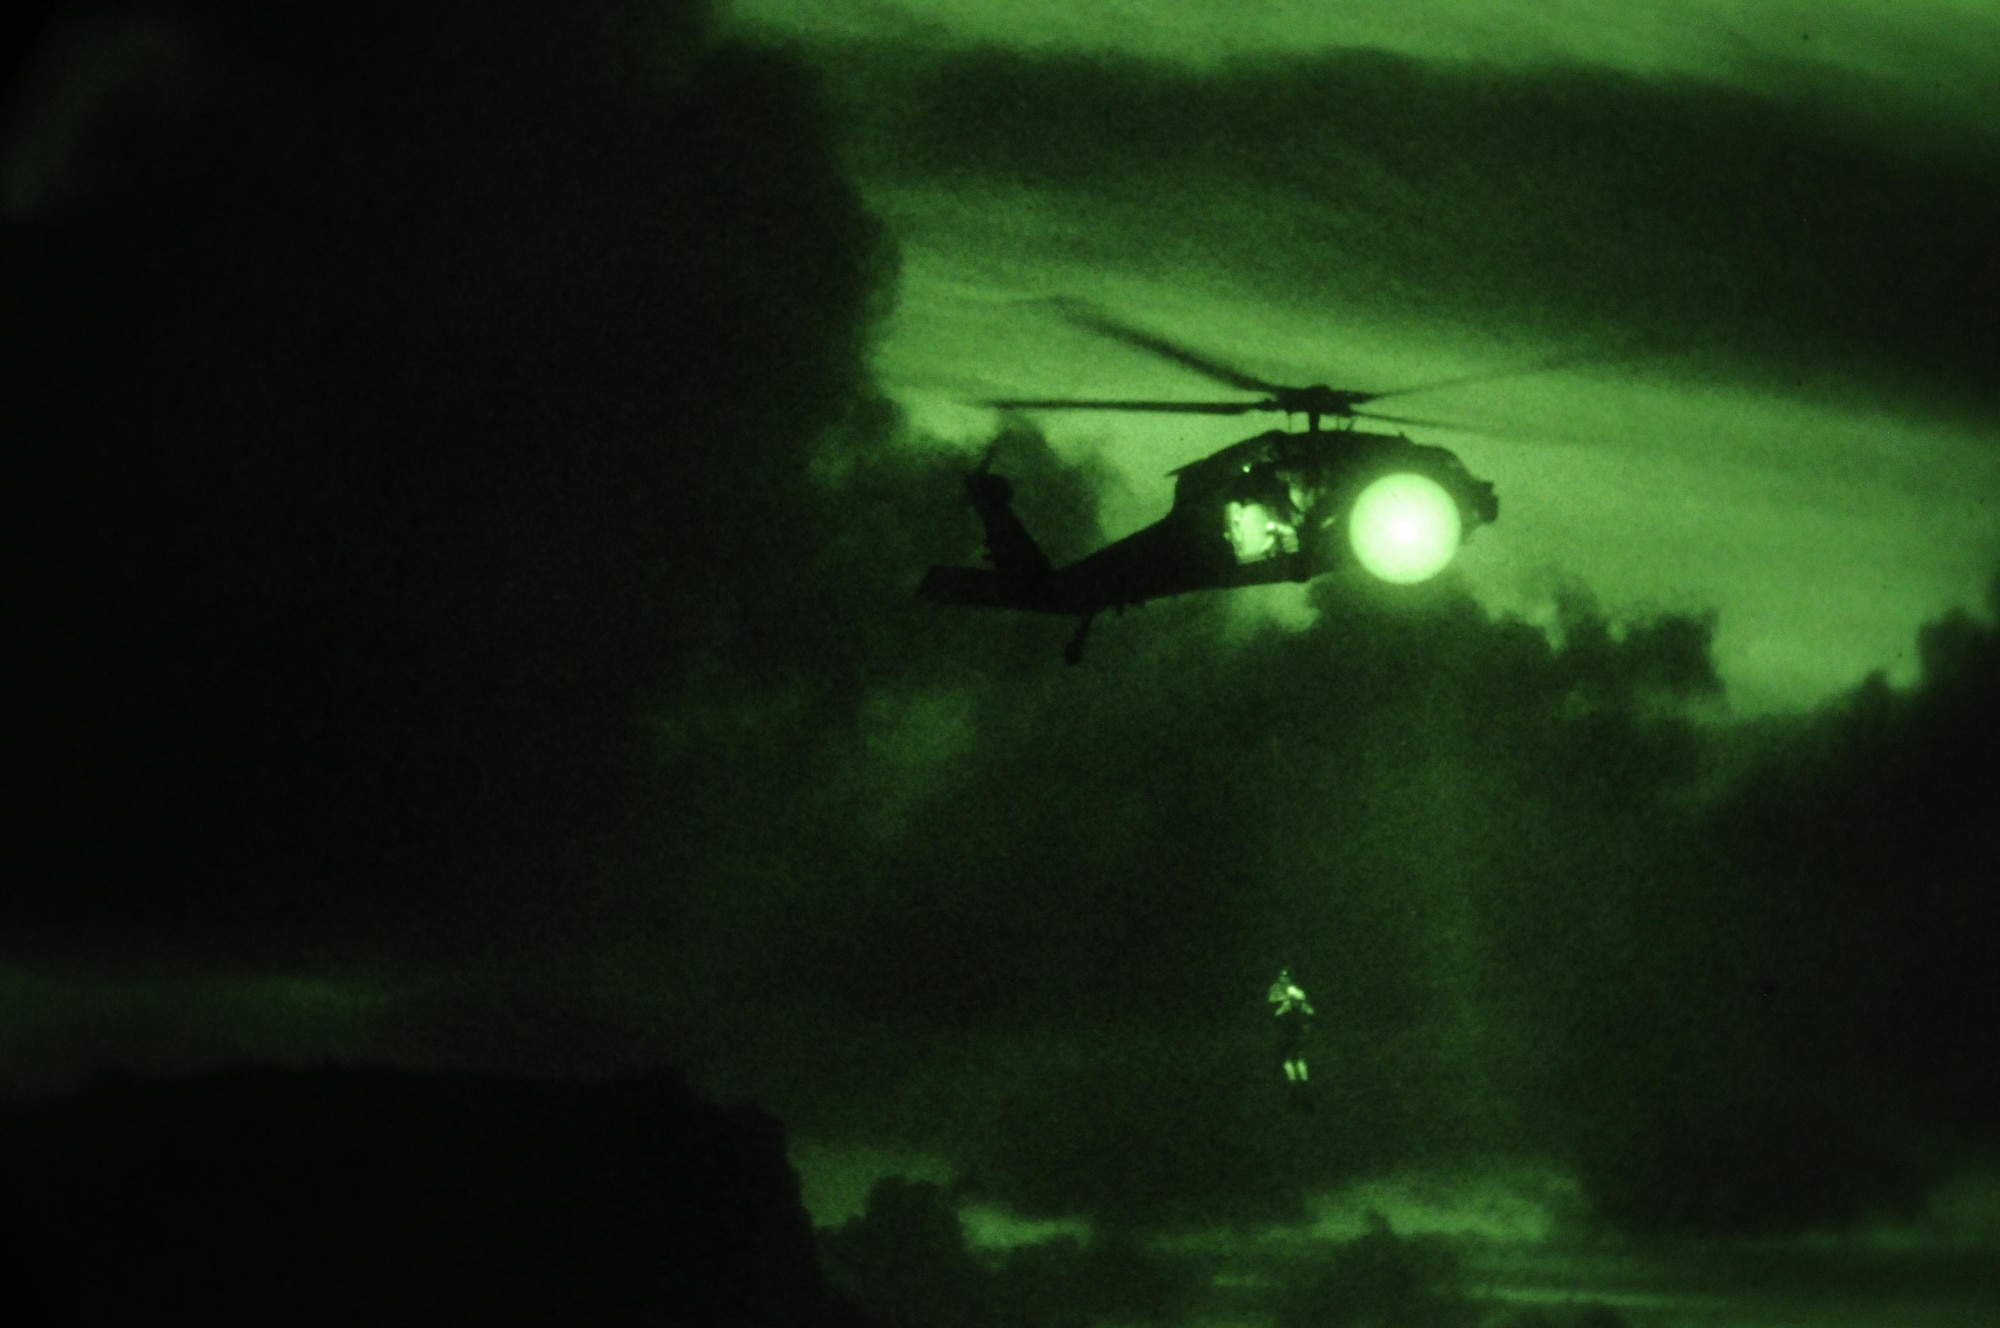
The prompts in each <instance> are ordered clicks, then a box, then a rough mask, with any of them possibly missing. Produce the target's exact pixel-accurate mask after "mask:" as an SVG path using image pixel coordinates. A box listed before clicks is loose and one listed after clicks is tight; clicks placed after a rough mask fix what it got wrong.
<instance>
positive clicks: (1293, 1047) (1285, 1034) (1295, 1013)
mask: <svg viewBox="0 0 2000 1328" xmlns="http://www.w3.org/2000/svg"><path fill="white" fill-rule="evenodd" d="M1271 1007H1272V1009H1271V1013H1272V1015H1273V1017H1275V1018H1276V1019H1277V1021H1278V1064H1279V1065H1280V1066H1281V1067H1283V1069H1284V1071H1285V1079H1286V1080H1287V1081H1288V1082H1290V1083H1295V1084H1302V1083H1304V1082H1305V1081H1306V1053H1305V1040H1306V1021H1307V1020H1308V1019H1310V1018H1312V1013H1313V1008H1312V1002H1311V1001H1309V1000H1307V999H1306V993H1305V990H1304V989H1303V988H1301V987H1300V986H1299V984H1298V983H1296V982H1294V981H1292V970H1291V969H1289V968H1281V969H1279V970H1278V980H1277V981H1276V982H1273V983H1272V984H1271Z"/></svg>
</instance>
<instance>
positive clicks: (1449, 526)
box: [1347, 474, 1459, 585]
mask: <svg viewBox="0 0 2000 1328" xmlns="http://www.w3.org/2000/svg"><path fill="white" fill-rule="evenodd" d="M1347 532H1348V538H1349V539H1350V540H1352V541H1353V544H1354V556H1355V557H1356V558H1359V559H1360V560H1361V565H1362V566H1363V567H1365V568H1367V569H1368V570H1369V571H1370V572H1372V573H1374V574H1375V575H1376V576H1379V577H1381V578H1382V579H1383V580H1384V581H1394V582H1396V583H1397V584H1398V585H1410V584H1412V583H1414V582H1418V581H1424V580H1428V579H1429V578H1430V577H1433V576H1436V575H1437V574H1438V573H1439V572H1440V571H1442V570H1443V569H1444V565H1445V564H1446V563H1448V562H1450V561H1451V556H1452V555H1453V554H1454V553H1457V552H1458V537H1459V520H1458V504H1457V503H1455V502H1453V501H1452V500H1451V495H1450V494H1448V493H1446V492H1445V491H1444V489H1443V487H1442V486H1440V485H1439V484H1438V483H1437V481H1435V480H1432V479H1427V478H1426V477H1424V476H1422V475H1411V474H1399V475H1384V476H1383V477H1382V478H1381V479H1379V480H1376V481H1375V482H1374V483H1373V484H1370V485H1369V486H1368V487H1367V488H1365V489H1363V490H1362V491H1361V496H1360V497H1359V498H1357V499H1355V502H1354V513H1353V515H1352V516H1350V517H1349V518H1348V522H1347Z"/></svg>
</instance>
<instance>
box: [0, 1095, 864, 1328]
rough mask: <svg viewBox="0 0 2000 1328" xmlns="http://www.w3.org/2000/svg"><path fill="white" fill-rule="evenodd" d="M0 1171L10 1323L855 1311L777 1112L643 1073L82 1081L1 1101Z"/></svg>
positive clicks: (817, 1316)
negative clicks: (44, 1096) (840, 1285)
mask: <svg viewBox="0 0 2000 1328" xmlns="http://www.w3.org/2000/svg"><path fill="white" fill-rule="evenodd" d="M0 1176H4V1183H5V1187H6V1188H5V1191H4V1198H0V1202H4V1205H5V1211H4V1228H0V1236H3V1237H4V1241H5V1246H4V1252H0V1259H4V1260H5V1263H6V1264H7V1265H11V1268H9V1267H6V1266H5V1265H0V1272H11V1273H12V1274H13V1279H14V1280H18V1282H19V1285H18V1286H17V1287H8V1288H4V1289H0V1308H7V1309H18V1312H19V1313H21V1314H24V1315H37V1314H39V1315H40V1316H42V1317H41V1318H39V1319H35V1318H30V1319H29V1321H30V1322H46V1323H48V1324H50V1325H68V1324H99V1323H102V1324H112V1323H116V1324H121V1325H123V1324H133V1323H149V1322H161V1321H163V1320H167V1319H169V1318H174V1317H178V1318H180V1319H182V1320H184V1321H186V1322H194V1323H203V1324H236V1323H243V1324H250V1323H256V1324H261V1325H274V1324H316V1323H325V1324H335V1323H338V1324H354V1323H378V1324H379V1323H418V1322H422V1323H452V1322H464V1323H480V1324H512V1323H535V1324H552V1323H563V1324H622V1323H636V1322H640V1321H642V1320H643V1321H645V1322H648V1323H653V1324H659V1323H673V1324H685V1325H694V1324H730V1325H742V1324H772V1325H776V1324H785V1325H804V1326H807V1328H810V1326H812V1325H829V1326H832V1325H838V1328H864V1325H865V1321H864V1320H863V1319H862V1318H861V1316H860V1315H859V1313H858V1312H857V1311H855V1310H854V1309H852V1308H851V1307H850V1306H849V1305H848V1304H847V1303H846V1302H844V1301H843V1300H841V1299H840V1298H839V1297H838V1296H837V1295H835V1294H834V1293H833V1292H831V1291H830V1290H829V1289H828V1288H827V1286H826V1284H825V1282H824V1281H823V1279H822V1278H821V1275H820V1271H819V1267H818V1265H817V1263H816V1262H815V1258H814V1251H813V1238H812V1228H811V1223H810V1220H809V1219H808V1218H807V1216H806V1212H805V1209H804V1207H803V1206H802V1204H801V1203H800V1199H799V1189H798V1181H797V1178H796V1177H795V1176H794V1175H793V1173H792V1172H791V1169H790V1167H789V1165H788V1163H787V1161H786V1157H785V1145H784V1138H783V1134H782V1131H781V1129H780V1127H779V1126H778V1124H777V1122H776V1121H775V1120H773V1119H772V1118H771V1117H769V1116H767V1115H765V1114H763V1113H762V1112H760V1111H757V1110H755V1109H753V1108H748V1107H741V1106H732V1107H726V1108H725V1107H718V1106H716V1105H714V1104H711V1103H708V1102H705V1101H703V1100H702V1099H700V1098H698V1097H697V1096H695V1095H694V1094H693V1093H692V1092H690V1091H689V1089H688V1088H687V1087H686V1085H685V1084H684V1083H682V1082H681V1081H680V1080H679V1079H678V1078H675V1077H672V1076H669V1075H666V1074H654V1075H648V1076H644V1077H636V1078H625V1079H618V1080H606V1081H583V1080H549V1079H534V1078H527V1077H521V1076H509V1075H499V1074H486V1073H470V1072H452V1071H416V1070H402V1069H390V1068H341V1067H328V1068H321V1069H313V1070H288V1069H278V1068H271V1067H263V1066H245V1067H234V1068H228V1069H221V1070H214V1071H209V1072H206V1073H203V1074H199V1075H196V1076H193V1077H190V1078H185V1079H176V1080H142V1079H136V1078H133V1077H130V1076H123V1075H121V1076H107V1077H103V1078H100V1079H98V1080H96V1081H94V1082H93V1083H91V1084H90V1085H88V1086H87V1087H85V1088H83V1089H81V1090H80V1091H78V1092H76V1093H75V1094H72V1095H71V1096H69V1097H66V1098H62V1099H59V1100H55V1101H51V1102H44V1103H36V1104H28V1105H18V1106H15V1107H14V1108H12V1109H10V1110H9V1111H8V1112H7V1113H6V1116H5V1119H4V1130H3V1131H0ZM8 1295H12V1296H13V1297H14V1303H12V1304H10V1303H9V1302H8V1300H7V1296H8Z"/></svg>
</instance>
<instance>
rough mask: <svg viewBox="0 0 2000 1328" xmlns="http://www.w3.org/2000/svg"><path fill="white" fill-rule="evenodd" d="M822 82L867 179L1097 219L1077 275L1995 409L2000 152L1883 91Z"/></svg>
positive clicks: (1300, 60)
mask: <svg viewBox="0 0 2000 1328" xmlns="http://www.w3.org/2000/svg"><path fill="white" fill-rule="evenodd" d="M826 59H827V63H828V66H829V67H830V68H832V69H834V70H836V71H839V72H840V74H841V75H842V77H843V80H844V82H845V83H846V85H847V86H848V89H849V90H848V92H847V94H846V96H845V97H844V104H845V105H846V107H847V110H846V119H847V121H848V122H849V124H850V126H851V130H850V137H851V141H852V143H853V154H854V157H855V160H856V162H857V166H858V169H859V170H860V172H861V173H862V175H863V177H864V178H865V179H868V180H869V181H870V182H871V183H874V184H877V185H887V186H893V185H927V186H940V187H943V188H945V189H948V190H962V189H971V188H976V187H980V186H996V187H999V188H1000V189H1002V190H1004V189H1007V188H1012V187H1017V186H1027V187H1029V188H1032V189H1037V190H1043V191H1048V193H1049V194H1050V196H1051V197H1052V198H1053V199H1054V200H1057V204H1056V205H1057V206H1060V205H1061V204H1062V202H1065V201H1066V202H1067V203H1069V204H1071V205H1074V206H1077V207H1080V208H1084V209H1087V211H1088V213H1089V215H1091V216H1092V217H1093V218H1094V222H1093V226H1094V228H1095V229H1094V233H1095V234H1097V235H1099V236H1100V237H1101V242H1100V247H1098V248H1095V249H1093V248H1092V247H1091V246H1092V241H1091V240H1090V239H1089V238H1088V236H1087V235H1085V234H1083V233H1081V232H1079V233H1078V234H1076V235H1071V236H1069V238H1068V239H1067V240H1065V241H1064V243H1074V244H1078V245H1081V246H1082V247H1083V249H1084V250H1086V251H1088V252H1087V253H1080V254H1078V255H1072V257H1078V258H1082V259H1083V260H1084V261H1094V262H1097V263H1100V264H1104V265H1111V266H1129V265H1131V264H1135V263H1136V264H1141V265H1143V264H1147V263H1153V264H1157V265H1158V267H1159V269H1160V270H1161V271H1162V272H1167V271H1173V272H1177V273H1180V274H1182V275H1183V276H1184V275H1185V274H1186V273H1188V272H1194V271H1210V272H1226V273H1227V274H1228V276H1229V278H1230V280H1232V281H1234V282H1237V283H1239V284H1247V285H1249V286H1250V287H1251V288H1253V289H1256V290H1258V291H1259V292H1260V293H1262V294H1263V295H1265V296H1266V297H1268V298H1271V299H1274V300H1295V299H1298V298H1299V297H1300V295H1301V293H1302V292H1307V291H1309V292H1311V294H1312V298H1314V299H1315V300H1317V301H1320V302H1321V303H1334V304H1344V305H1350V306H1352V305H1361V306H1364V307H1369V308H1374V309H1393V310H1396V311H1398V312H1400V313H1403V314H1406V315H1408V316H1410V317H1412V318H1417V319H1433V320H1443V321H1446V322H1463V321H1467V320H1471V321H1475V322H1479V323H1483V324H1486V325H1488V326H1490V327H1497V328H1501V329H1505V330H1509V331H1520V330H1528V331H1531V332H1534V333H1539V334H1541V335H1543V336H1549V335H1555V336H1561V337H1568V336H1575V335H1578V334H1579V333H1583V334H1588V335H1595V336H1597V337H1598V338H1600V339H1601V341H1602V342H1603V343H1604V344H1617V343H1621V342H1626V341H1629V340H1630V339H1631V338H1633V337H1637V338H1639V339H1640V340H1641V341H1642V342H1652V343H1655V344H1659V345H1663V346H1667V347H1672V348H1676V349H1680V350H1685V351H1697V352H1701V353H1702V355H1703V357H1704V358H1706V359H1707V360H1709V361H1710V363H1711V365H1712V366H1713V368H1714V369H1715V370H1716V371H1718V372H1726V373H1745V374H1748V375H1751V376H1756V377H1762V378H1765V379H1768V380H1773V381H1775V382H1777V383H1778V384H1780V385H1785V386H1797V385H1798V384H1799V383H1800V382H1801V380H1802V379H1807V378H1810V380H1811V381H1812V383H1813V386H1814V388H1815V389H1816V390H1822V391H1825V390H1832V391H1835V392H1839V391H1842V390H1844V389H1845V387H1846V386H1847V385H1844V384H1843V383H1842V381H1841V378H1842V376H1843V375H1851V374H1857V373H1860V374H1865V375H1866V376H1867V377H1869V378H1871V379H1876V380H1880V384H1886V385H1887V386H1889V387H1890V388H1892V389H1894V390H1899V391H1900V390H1910V389H1915V390H1919V391H1921V392H1922V393H1924V394H1926V395H1934V394H1942V395H1943V396H1944V397H1946V398H1947V399H1948V400H1955V401H1957V402H1960V403H1971V402H1978V403H1981V404H1982V406H1983V407H1984V408H1985V409H1988V410H1990V408H1991V406H1992V404H1993V403H1992V397H1991V388H1992V381H1993V379H1992V373H1991V369H1992V366H1993V364H1994V363H1995V362H1996V358H2000V343H1996V341H1995V336H1994V331H1993V324H1992V320H1991V319H1990V318H1989V317H1988V313H1987V311H1988V310H1989V309H1990V308H1991V307H1992V305H1993V303H1994V297H1995V295H1996V291H1995V288H1994V285H1993V281H1994V278H1993V269H1992V265H1991V264H1990V263H1988V262H1986V261H1985V254H1984V249H1985V244H1986V239H1985V237H1986V236H1987V235H1989V234H1991V233H1992V232H1993V231H1994V229H1995V227H1996V222H2000V143H1996V142H1995V141H1994V140H1993V139H1992V138H1991V137H1990V136H1988V135H1985V134H1983V133H1982V132H1979V131H1973V130H1968V129H1965V128H1963V127H1954V126H1952V125H1949V124H1941V123H1931V122H1927V121H1926V122H1921V123H1920V122H1917V121H1914V120H1911V119H1908V118H1903V119H1898V118H1897V117H1896V116H1895V115H1894V114H1892V113H1890V112H1888V111H1886V110H1881V109H1880V108H1879V107H1878V105H1877V103H1878V101H1879V97H1878V90H1877V89H1875V88H1873V87H1872V85H1867V84H1865V83H1863V82H1860V81H1857V82H1856V83H1855V84H1854V86H1852V87H1845V86H1841V85H1839V84H1838V82H1837V80H1835V81H1833V82H1829V81H1828V80H1825V79H1821V80H1809V81H1806V82H1804V83H1800V82H1798V81H1796V80H1776V81H1774V82H1773V83H1772V88H1773V90H1772V91H1768V92H1760V91H1756V90H1752V89H1749V88H1745V87H1726V86H1722V85H1715V84H1708V83H1703V82H1699V81H1695V80H1691V79H1685V78H1681V79H1664V78H1662V79H1646V78H1641V77H1637V76H1633V75H1626V74H1618V73H1613V72H1609V71H1603V70H1589V69H1583V68H1556V69H1535V70H1515V69H1506V68H1502V67H1499V66H1484V65H1477V64H1471V65H1465V64H1458V65H1443V64H1430V63H1426V62H1422V61H1417V60H1412V59H1408V58H1404V57H1399V56H1392V55H1387V54H1383V53H1379V52H1367V51H1353V52H1338V53H1331V54H1324V55H1311V56H1299V57H1296V58H1290V59H1277V58H1272V59H1267V60H1260V61H1241V62H1236V63H1232V64H1229V65H1226V66H1223V67H1222V68H1221V69H1220V70H1218V71H1206V70H1196V69H1189V68H1179V67H1172V66H1166V65H1155V64H1149V63H1146V62H1142V61H1138V60H1134V59H1129V58H1118V57H1111V56H1086V55H1074V54H1056V55H1045V54H1037V53H1025V52H1008V51H1000V50H990V49H980V50H969V51H954V52H949V53H931V54H928V55H925V54H922V53H913V52H911V51H908V50H904V49H901V48H898V49H895V50H893V51H891V50H889V49H887V48H884V49H881V50H873V51H871V50H869V49H868V48H865V47H863V48H855V49H851V50H845V51H835V52H831V53H829V54H828V55H827V57H826ZM1862 108H1868V109H1866V110H1865V111H1864V109H1862ZM1004 199H1005V194H1004V193H1002V194H999V195H995V197H994V200H991V201H989V202H988V203H987V204H986V205H984V206H986V208H987V210H988V211H991V212H992V213H993V214H994V215H995V216H996V217H1001V216H1004V213H1005V202H1004ZM968 221H970V222H971V224H974V225H976V224H977V221H976V219H973V218H968ZM1141 237H1143V239H1142V238H1141ZM1880 384H1878V386H1879V385H1880Z"/></svg>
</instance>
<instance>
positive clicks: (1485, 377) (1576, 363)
mask: <svg viewBox="0 0 2000 1328" xmlns="http://www.w3.org/2000/svg"><path fill="white" fill-rule="evenodd" d="M1644 353H1645V351H1644V349H1643V348H1628V349H1625V350H1616V351H1598V352H1593V353H1591V354H1585V355H1563V356H1559V357H1557V358H1555V359H1552V360H1542V361H1540V362H1538V363H1535V364H1524V365H1522V366H1520V367H1519V368H1516V369H1494V370H1491V371H1489V372H1486V373H1474V374H1459V375H1458V376H1457V377H1454V378H1437V379H1433V380H1432V381H1430V382H1428V383H1413V384H1411V385H1410V386H1409V387H1395V388H1391V389H1389V390H1388V391H1387V392H1377V393H1375V394H1374V395H1373V396H1372V397H1370V398H1369V399H1370V400H1371V401H1380V400H1381V399H1383V398H1384V397H1407V396H1411V395H1413V394H1415V393H1418V392H1441V391H1443V390H1444V389H1445V388H1447V387H1466V386H1469V385H1471V384H1473V383H1491V382H1497V381H1499V380H1500V379H1503V378H1527V377H1530V376H1532V375H1534V374H1545V373H1555V372H1557V371H1558V370H1561V369H1580V368H1582V367H1583V366H1584V365H1587V364H1615V363H1618V362H1620V361H1623V360H1631V359H1636V358H1638V357H1639V356H1640V355H1642V354H1644Z"/></svg>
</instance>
